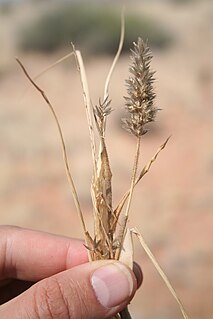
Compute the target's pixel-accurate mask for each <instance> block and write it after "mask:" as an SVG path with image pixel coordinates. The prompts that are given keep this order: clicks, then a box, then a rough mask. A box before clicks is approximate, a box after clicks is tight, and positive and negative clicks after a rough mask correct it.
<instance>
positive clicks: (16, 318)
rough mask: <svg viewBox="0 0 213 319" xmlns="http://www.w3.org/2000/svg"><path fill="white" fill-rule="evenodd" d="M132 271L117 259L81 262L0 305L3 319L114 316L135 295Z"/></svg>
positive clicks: (85, 318) (77, 318)
mask: <svg viewBox="0 0 213 319" xmlns="http://www.w3.org/2000/svg"><path fill="white" fill-rule="evenodd" d="M136 288H137V282H136V278H135V276H134V274H133V272H132V271H131V270H130V269H129V268H127V267H126V266H125V265H124V264H122V263H120V262H117V261H114V260H111V261H109V260H102V261H95V262H91V263H86V264H82V265H80V266H77V267H74V268H72V269H69V270H66V271H64V272H61V273H58V274H56V275H54V276H52V277H49V278H46V279H44V280H42V281H40V282H38V283H37V284H35V285H34V286H32V287H31V288H30V289H29V290H27V291H25V292H24V293H23V294H21V295H19V296H18V297H16V298H15V299H13V300H11V301H10V302H8V303H5V304H3V305H2V306H1V307H0V317H1V319H8V318H13V319H28V318H31V319H38V318H39V319H49V318H51V319H59V318H60V319H80V318H81V319H99V318H103V319H104V318H111V317H112V316H113V315H114V314H116V313H118V312H119V311H120V310H121V309H123V308H124V307H125V306H126V305H127V304H128V303H129V302H130V300H131V299H132V297H133V295H134V293H135V291H136Z"/></svg>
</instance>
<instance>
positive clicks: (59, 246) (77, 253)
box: [0, 226, 88, 281]
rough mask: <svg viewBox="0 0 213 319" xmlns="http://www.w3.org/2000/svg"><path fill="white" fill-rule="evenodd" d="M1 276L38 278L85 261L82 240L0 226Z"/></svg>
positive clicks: (85, 253) (5, 277) (33, 279)
mask: <svg viewBox="0 0 213 319" xmlns="http://www.w3.org/2000/svg"><path fill="white" fill-rule="evenodd" d="M0 238H1V241H0V280H3V279H7V278H16V279H22V280H29V281H38V280H41V279H43V278H45V277H49V276H51V275H53V274H56V273H58V272H61V271H63V270H66V269H69V268H71V267H74V266H76V265H79V264H82V263H84V262H87V261H88V258H87V250H86V248H85V247H84V245H83V241H80V240H77V239H76V240H75V239H69V238H66V237H60V236H56V235H51V234H47V233H43V232H37V231H32V230H27V229H22V228H18V227H12V226H0Z"/></svg>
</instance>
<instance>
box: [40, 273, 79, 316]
mask: <svg viewBox="0 0 213 319" xmlns="http://www.w3.org/2000/svg"><path fill="white" fill-rule="evenodd" d="M34 310H35V313H36V315H37V318H38V319H44V318H45V319H56V318H57V319H71V318H72V319H74V317H72V316H70V311H69V306H68V302H67V300H66V298H65V295H64V293H63V289H62V288H61V286H60V283H59V282H58V280H57V279H55V278H50V279H45V280H44V281H43V282H42V283H40V284H38V285H37V287H36V289H35V293H34Z"/></svg>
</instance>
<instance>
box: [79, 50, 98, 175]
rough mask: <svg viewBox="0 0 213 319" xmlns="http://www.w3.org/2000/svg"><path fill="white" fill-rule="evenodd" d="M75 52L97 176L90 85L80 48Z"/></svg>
mask: <svg viewBox="0 0 213 319" xmlns="http://www.w3.org/2000/svg"><path fill="white" fill-rule="evenodd" d="M74 52H75V55H76V62H77V66H78V69H79V72H80V78H81V85H82V90H83V97H84V104H85V108H86V115H87V121H88V128H89V135H90V143H91V149H92V160H93V161H92V162H93V172H94V176H96V171H97V163H96V145H95V134H94V129H93V127H94V125H93V114H92V108H91V101H90V94H89V87H88V82H87V76H86V71H85V67H84V63H83V59H82V55H81V52H80V51H78V50H75V49H74Z"/></svg>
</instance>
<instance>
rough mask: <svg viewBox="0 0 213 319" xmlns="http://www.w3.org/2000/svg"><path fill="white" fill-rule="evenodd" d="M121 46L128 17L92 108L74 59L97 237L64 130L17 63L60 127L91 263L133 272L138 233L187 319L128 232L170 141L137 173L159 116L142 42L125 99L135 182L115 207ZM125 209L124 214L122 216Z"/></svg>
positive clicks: (126, 318) (120, 317)
mask: <svg viewBox="0 0 213 319" xmlns="http://www.w3.org/2000/svg"><path fill="white" fill-rule="evenodd" d="M123 40H124V17H123V15H122V24H121V34H120V42H119V47H118V50H117V54H116V55H115V58H114V60H113V62H112V66H111V68H110V71H109V73H108V75H107V77H106V82H105V87H104V94H103V98H102V99H100V100H99V103H97V104H96V105H95V104H92V103H91V99H90V93H89V89H88V83H87V76H86V71H85V68H84V63H83V59H82V56H81V52H80V51H79V50H76V49H75V47H74V46H73V55H74V56H75V59H76V65H77V69H78V71H79V74H80V80H81V85H82V91H83V97H84V104H85V110H86V114H87V120H88V129H89V135H90V143H91V152H92V159H93V172H92V180H91V197H92V203H93V218H94V234H91V233H89V232H88V230H87V225H86V223H85V221H84V214H83V211H82V209H81V205H80V201H79V198H78V193H77V190H76V188H75V184H74V181H73V178H72V175H71V170H70V165H69V161H68V157H67V152H66V145H65V141H64V137H63V133H62V129H61V125H60V123H59V121H58V117H57V115H56V113H55V110H54V108H53V106H52V104H51V102H50V100H49V99H48V97H47V95H46V94H45V92H44V91H43V90H42V89H41V88H40V87H39V86H38V85H37V84H36V83H35V81H34V80H33V79H32V78H31V77H30V75H29V74H28V72H27V71H26V69H25V68H24V66H23V64H22V63H21V62H20V60H18V59H17V62H18V63H19V65H20V67H21V68H22V70H23V72H24V73H25V75H26V76H27V78H28V80H29V81H30V82H31V84H32V85H33V86H34V87H35V89H36V90H37V91H38V92H39V93H40V94H41V95H42V97H43V99H44V101H45V102H46V104H47V105H48V107H49V109H50V111H51V113H52V115H53V117H54V120H55V122H56V125H57V129H58V132H59V137H60V141H61V145H62V152H63V158H64V164H65V170H66V173H67V177H68V181H69V185H70V187H71V192H72V195H73V198H74V202H75V205H76V209H77V212H78V215H79V217H80V221H81V225H82V229H83V232H84V238H85V246H86V247H87V249H88V256H89V259H90V260H92V261H93V260H101V259H115V260H120V261H122V262H124V263H126V265H127V266H129V267H130V268H132V267H133V247H132V238H131V234H132V233H134V234H135V235H136V236H137V237H138V239H139V241H140V243H141V245H142V247H143V248H144V250H145V251H146V253H147V255H148V256H149V258H150V259H151V261H152V263H153V265H154V266H155V268H156V269H157V271H158V273H159V275H160V276H161V277H162V279H163V280H164V282H165V284H166V285H167V287H168V289H169V290H170V292H171V294H172V295H173V297H174V298H175V300H176V302H177V303H178V305H179V307H180V310H181V312H182V315H183V318H184V319H188V317H187V314H186V312H185V310H184V308H183V306H182V303H181V302H180V300H179V298H178V297H177V294H176V292H175V290H174V289H173V287H172V285H171V284H170V282H169V280H168V278H167V276H166V275H165V274H164V272H163V270H162V268H161V267H160V266H159V264H158V263H157V261H156V259H155V257H154V256H153V254H152V252H151V251H150V249H149V247H148V246H147V245H146V243H145V241H144V239H143V237H142V235H141V234H140V233H139V232H138V231H137V229H133V230H132V231H131V230H130V229H128V227H127V222H128V219H129V214H130V208H131V202H132V195H133V191H134V188H135V186H136V185H137V184H138V183H139V181H140V180H141V179H142V178H143V176H144V175H145V174H146V173H148V171H149V169H150V168H151V166H152V164H153V163H154V162H155V160H156V159H157V157H158V155H159V153H160V152H161V151H162V150H163V149H164V148H165V146H166V144H167V142H168V140H169V139H167V140H166V141H165V142H164V143H163V144H162V145H161V146H160V147H159V149H158V150H157V152H156V153H155V154H154V156H153V157H152V158H151V160H150V161H149V162H148V163H147V164H146V165H145V166H144V168H143V169H142V170H141V171H140V172H139V173H138V168H139V156H140V144H141V140H142V137H143V135H144V134H145V133H146V132H147V130H146V125H147V123H149V122H151V121H154V119H155V115H156V112H157V108H156V107H155V105H154V100H155V93H154V88H153V82H154V72H153V71H152V70H151V66H150V64H151V60H152V55H151V51H150V49H149V47H148V45H147V43H145V42H144V41H143V40H142V39H141V38H140V37H139V38H138V40H137V42H135V43H133V48H132V50H131V66H130V76H129V79H128V80H127V97H126V98H125V101H126V111H127V117H126V119H125V120H124V124H125V128H126V129H127V130H128V131H129V132H130V133H131V134H133V135H134V136H135V137H136V152H135V156H134V164H133V168H132V178H131V181H130V188H129V190H128V191H127V192H126V193H125V194H124V196H123V197H122V198H121V200H120V202H119V204H118V205H117V206H115V207H114V205H113V200H112V199H113V192H112V175H113V174H112V171H111V166H110V158H109V156H108V147H107V141H106V128H107V125H106V124H107V119H108V117H109V116H110V115H111V111H112V108H111V104H112V101H111V100H110V99H109V84H110V79H111V75H112V72H113V70H114V68H115V65H116V62H117V60H118V58H119V56H120V53H121V49H122V46H123ZM93 105H95V106H93ZM125 204H126V209H125V210H124V206H125ZM113 319H131V315H130V314H129V312H128V309H127V308H126V309H124V310H123V311H121V312H120V313H119V314H117V315H115V316H114V317H113Z"/></svg>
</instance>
